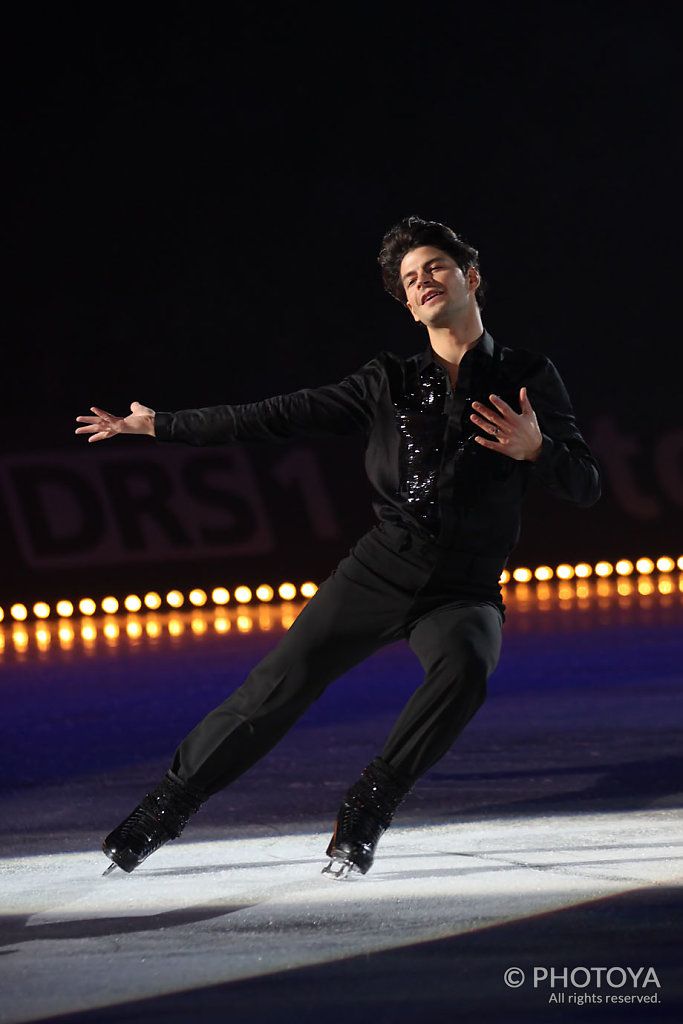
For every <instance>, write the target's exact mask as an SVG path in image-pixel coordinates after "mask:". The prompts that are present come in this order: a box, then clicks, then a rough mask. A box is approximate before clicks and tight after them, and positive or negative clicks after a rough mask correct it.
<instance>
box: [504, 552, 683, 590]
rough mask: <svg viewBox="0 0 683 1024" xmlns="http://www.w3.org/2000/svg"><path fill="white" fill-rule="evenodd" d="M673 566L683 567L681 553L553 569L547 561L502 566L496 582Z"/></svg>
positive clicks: (625, 572)
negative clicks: (532, 565)
mask: <svg viewBox="0 0 683 1024" xmlns="http://www.w3.org/2000/svg"><path fill="white" fill-rule="evenodd" d="M676 568H678V569H683V555H681V556H680V557H679V558H678V559H674V558H670V557H669V556H668V555H663V556H662V557H661V558H658V559H657V561H656V562H654V561H653V560H652V559H651V558H639V559H637V561H636V562H631V561H630V560H629V559H628V558H622V559H620V561H618V562H616V563H615V564H614V565H613V564H612V563H611V562H597V563H596V564H595V565H589V564H588V563H587V562H579V564H578V565H569V564H562V565H558V566H556V568H555V569H552V568H551V567H550V566H549V565H539V566H538V568H537V569H533V570H532V569H526V568H524V567H523V566H520V568H518V569H513V571H512V572H508V570H507V569H505V570H504V571H503V573H502V575H501V577H500V582H501V583H502V584H503V585H505V584H506V583H509V582H510V581H511V580H514V581H515V582H516V583H530V582H531V580H533V579H536V580H538V581H539V582H541V583H545V582H547V581H548V580H552V579H553V578H557V579H558V580H573V579H574V578H576V579H580V580H587V579H588V578H589V577H590V576H593V575H595V576H597V577H599V578H600V579H606V578H607V577H609V576H613V575H615V574H616V575H617V576H632V575H633V573H638V575H639V576H650V575H651V574H652V573H653V572H654V571H655V569H656V570H657V571H658V572H665V573H666V572H673V571H674V569H676Z"/></svg>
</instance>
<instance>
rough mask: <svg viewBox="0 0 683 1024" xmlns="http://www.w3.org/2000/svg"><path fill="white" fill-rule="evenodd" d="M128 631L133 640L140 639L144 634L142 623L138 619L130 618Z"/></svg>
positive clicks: (127, 626) (127, 625)
mask: <svg viewBox="0 0 683 1024" xmlns="http://www.w3.org/2000/svg"><path fill="white" fill-rule="evenodd" d="M126 633H127V635H128V636H129V637H130V639H131V640H139V638H140V637H141V636H142V623H141V622H140V621H139V620H138V619H129V620H128V622H127V623H126Z"/></svg>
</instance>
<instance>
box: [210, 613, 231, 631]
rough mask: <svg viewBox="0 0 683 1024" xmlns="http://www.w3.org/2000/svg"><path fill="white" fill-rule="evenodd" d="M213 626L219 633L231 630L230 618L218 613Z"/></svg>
mask: <svg viewBox="0 0 683 1024" xmlns="http://www.w3.org/2000/svg"><path fill="white" fill-rule="evenodd" d="M213 628H214V629H215V630H216V632H217V633H227V632H228V631H229V630H230V619H229V618H228V617H227V616H226V615H218V616H217V617H216V618H215V619H214V623H213Z"/></svg>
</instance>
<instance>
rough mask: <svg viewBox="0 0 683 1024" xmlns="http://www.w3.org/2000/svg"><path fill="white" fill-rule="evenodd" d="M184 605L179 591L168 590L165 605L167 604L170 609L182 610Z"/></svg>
mask: <svg viewBox="0 0 683 1024" xmlns="http://www.w3.org/2000/svg"><path fill="white" fill-rule="evenodd" d="M184 603H185V598H184V597H183V595H182V594H181V593H180V591H179V590H169V592H168V594H167V595H166V604H169V605H170V606H171V608H182V606H183V604H184Z"/></svg>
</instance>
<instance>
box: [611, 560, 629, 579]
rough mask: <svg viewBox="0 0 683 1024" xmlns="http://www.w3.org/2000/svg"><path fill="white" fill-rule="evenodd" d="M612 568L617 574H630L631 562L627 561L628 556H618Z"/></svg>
mask: <svg viewBox="0 0 683 1024" xmlns="http://www.w3.org/2000/svg"><path fill="white" fill-rule="evenodd" d="M614 568H615V569H616V571H617V576H630V575H631V573H632V572H633V562H629V560H628V558H620V559H619V561H618V562H617V564H616V565H615V567H614Z"/></svg>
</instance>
